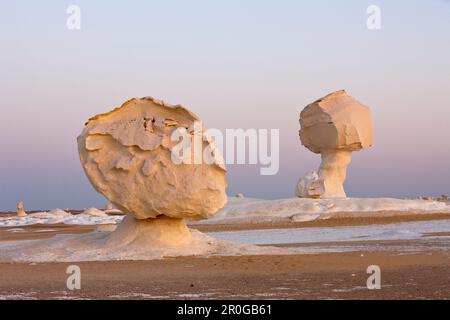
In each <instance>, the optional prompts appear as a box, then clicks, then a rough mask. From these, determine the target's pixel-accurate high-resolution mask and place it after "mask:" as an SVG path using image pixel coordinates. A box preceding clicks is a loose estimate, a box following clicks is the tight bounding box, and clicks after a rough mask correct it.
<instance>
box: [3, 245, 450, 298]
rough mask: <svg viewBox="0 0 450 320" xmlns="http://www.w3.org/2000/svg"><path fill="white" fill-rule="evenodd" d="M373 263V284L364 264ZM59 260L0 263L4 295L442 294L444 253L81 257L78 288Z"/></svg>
mask: <svg viewBox="0 0 450 320" xmlns="http://www.w3.org/2000/svg"><path fill="white" fill-rule="evenodd" d="M372 264H376V265H379V266H380V268H381V279H382V284H381V289H380V290H369V289H367V287H366V280H367V277H368V275H367V274H366V268H367V267H368V266H369V265H372ZM68 265H69V264H67V263H43V264H18V263H13V264H5V263H3V264H0V298H3V299H9V298H16V299H42V298H44V299H259V300H261V299H448V298H450V279H449V275H450V274H449V256H448V254H444V253H440V252H430V253H415V254H402V253H398V252H388V253H386V252H370V253H369V252H351V253H329V254H318V255H294V256H252V257H249V256H240V257H210V258H192V257H187V258H176V259H165V260H154V261H133V262H132V261H121V262H84V263H77V265H79V266H80V268H81V283H82V285H81V286H82V287H81V290H76V291H69V290H67V288H66V277H67V275H66V273H65V271H66V268H67V267H68Z"/></svg>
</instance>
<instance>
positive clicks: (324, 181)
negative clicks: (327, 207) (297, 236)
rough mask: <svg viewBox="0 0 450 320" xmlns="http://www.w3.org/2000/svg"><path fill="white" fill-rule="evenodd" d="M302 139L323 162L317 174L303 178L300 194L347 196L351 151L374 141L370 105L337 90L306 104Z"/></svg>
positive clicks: (307, 195)
mask: <svg viewBox="0 0 450 320" xmlns="http://www.w3.org/2000/svg"><path fill="white" fill-rule="evenodd" d="M300 125H301V130H300V140H301V142H302V144H303V145H304V146H305V147H306V148H308V149H309V150H311V151H312V152H314V153H320V154H321V156H322V163H321V164H320V168H319V173H318V175H317V176H314V175H311V174H309V176H307V177H304V178H303V179H300V182H299V185H298V187H297V190H298V192H297V195H298V196H300V197H320V198H341V197H346V194H345V191H344V186H343V183H344V181H345V178H346V173H347V166H348V165H349V164H350V162H351V153H352V152H353V151H359V150H361V149H363V148H366V147H369V146H371V145H372V143H373V130H372V118H371V114H370V110H369V108H367V107H366V106H364V105H362V104H361V103H359V102H358V101H356V100H355V99H354V98H352V97H350V96H348V95H347V93H346V92H345V91H344V90H341V91H337V92H333V93H331V94H329V95H327V96H325V97H323V98H321V99H319V100H317V101H315V102H313V103H311V104H309V105H308V106H306V107H305V108H304V109H303V111H302V112H301V114H300Z"/></svg>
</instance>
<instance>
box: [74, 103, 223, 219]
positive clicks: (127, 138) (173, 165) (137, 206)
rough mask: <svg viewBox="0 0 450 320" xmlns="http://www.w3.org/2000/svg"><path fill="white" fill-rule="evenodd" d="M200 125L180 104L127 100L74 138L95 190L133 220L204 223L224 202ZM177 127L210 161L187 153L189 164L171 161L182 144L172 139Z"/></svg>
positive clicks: (217, 158)
mask: <svg viewBox="0 0 450 320" xmlns="http://www.w3.org/2000/svg"><path fill="white" fill-rule="evenodd" d="M199 123H200V119H199V118H198V117H197V116H196V115H194V114H193V113H191V112H190V111H188V110H187V109H186V108H184V107H182V106H180V105H177V106H171V105H168V104H166V103H164V102H163V101H159V100H156V99H153V98H151V97H146V98H142V99H136V98H135V99H131V100H129V101H128V102H126V103H125V104H123V105H122V106H121V107H119V108H116V109H114V110H112V111H111V112H108V113H105V114H100V115H97V116H95V117H93V118H91V119H90V120H89V121H88V122H87V123H86V126H85V128H84V130H83V132H82V133H81V135H80V136H79V137H78V150H79V154H80V160H81V163H82V166H83V168H84V170H85V173H86V175H87V176H88V178H89V180H90V182H91V183H92V185H93V186H94V188H95V189H96V190H97V191H98V192H100V193H101V194H103V195H104V196H105V197H106V198H107V199H108V200H109V201H110V202H111V203H113V204H114V205H115V206H116V207H117V208H118V209H120V210H121V211H123V212H124V213H127V214H131V215H133V216H134V217H135V218H136V219H149V218H157V217H161V216H165V217H169V218H175V219H182V218H187V219H191V220H199V219H207V218H209V217H210V216H212V215H213V214H214V213H215V212H216V211H217V210H219V209H220V208H222V207H223V206H224V205H225V203H226V201H227V197H226V193H225V188H226V180H225V167H224V165H223V159H222V158H221V155H220V154H219V153H218V151H217V149H216V148H215V147H214V144H213V142H212V141H211V139H210V138H208V136H207V135H206V134H205V131H204V129H203V128H202V126H200V129H199ZM180 128H181V129H183V130H186V131H185V132H187V135H188V137H189V140H190V141H188V142H191V143H190V148H191V149H190V150H192V149H193V148H198V147H199V146H200V147H201V150H209V151H210V152H209V153H210V154H211V157H212V158H213V160H214V161H213V162H212V163H210V162H209V163H210V164H208V163H207V161H197V160H198V159H197V156H198V153H195V152H192V153H188V154H189V155H192V156H191V158H190V159H191V160H192V161H191V163H187V162H186V161H185V162H183V163H177V162H175V161H174V159H177V153H176V152H175V153H174V152H172V151H173V150H175V149H174V147H179V145H180V143H181V142H182V143H183V145H184V143H185V142H186V141H178V140H176V141H174V139H172V138H171V137H172V134H173V133H174V131H175V130H179V129H180ZM183 140H184V139H183ZM195 141H199V143H197V144H196V143H195ZM183 150H185V149H183ZM182 157H185V156H182ZM183 159H185V158H183ZM178 160H179V159H178ZM200 160H201V159H200Z"/></svg>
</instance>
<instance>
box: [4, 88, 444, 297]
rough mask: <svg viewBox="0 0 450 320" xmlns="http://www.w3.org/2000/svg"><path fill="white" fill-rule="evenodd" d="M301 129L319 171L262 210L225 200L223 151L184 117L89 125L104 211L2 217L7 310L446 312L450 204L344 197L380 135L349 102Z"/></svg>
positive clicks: (120, 111)
mask: <svg viewBox="0 0 450 320" xmlns="http://www.w3.org/2000/svg"><path fill="white" fill-rule="evenodd" d="M299 121H300V140H301V143H302V145H303V146H304V147H306V148H307V149H309V150H310V151H312V152H313V153H317V154H320V156H321V163H320V165H318V168H319V169H318V171H317V172H316V171H314V170H313V171H310V172H308V173H307V174H306V175H305V176H304V177H300V179H299V182H298V185H297V186H292V195H293V196H292V197H291V198H285V199H275V200H266V199H256V198H250V197H246V196H245V195H244V194H242V193H241V194H238V195H236V196H232V195H227V193H226V188H227V180H226V177H227V176H226V172H227V171H226V164H225V162H224V159H223V157H222V155H221V153H220V150H219V148H217V146H216V144H215V140H214V139H213V138H212V137H211V136H210V135H209V133H208V131H207V129H206V128H205V127H203V125H198V124H199V123H200V124H201V120H200V118H199V117H198V116H196V115H195V114H194V113H192V112H191V111H190V110H188V108H186V107H184V106H181V105H170V104H168V103H166V102H164V101H161V100H157V99H154V98H151V97H145V98H134V99H131V100H129V101H127V102H126V103H124V104H123V105H122V106H121V107H119V108H116V109H114V110H112V111H110V112H107V113H104V114H100V115H97V116H94V117H92V118H91V119H89V120H88V121H87V123H86V124H85V126H84V128H83V130H82V132H81V134H80V135H79V137H78V152H79V156H80V161H81V165H82V167H83V169H84V172H85V174H86V176H87V178H88V179H89V181H90V183H91V184H92V186H93V187H94V188H95V190H96V191H97V192H99V193H100V194H102V195H103V196H104V197H105V203H107V205H106V206H105V207H104V208H87V209H83V210H75V209H73V210H69V209H66V210H62V209H53V210H50V211H32V210H31V208H29V209H28V210H27V207H26V203H23V202H19V201H20V199H17V201H18V204H17V212H2V213H1V214H0V299H255V300H261V299H448V298H450V277H449V268H448V265H449V259H450V203H449V201H448V196H445V195H443V196H441V197H439V198H420V199H396V198H352V197H347V194H346V192H345V189H344V182H345V180H346V174H347V171H350V170H351V163H350V162H351V156H352V152H356V151H359V150H362V149H365V148H367V150H366V151H364V152H370V146H371V145H372V144H373V143H374V142H373V130H376V129H377V128H376V127H373V125H372V116H371V111H370V109H369V108H368V107H366V106H364V105H363V104H361V103H360V102H358V101H357V100H356V99H354V98H352V97H351V96H349V95H348V94H347V93H346V92H345V91H344V90H341V91H336V92H333V93H331V94H328V95H326V96H325V97H323V98H321V99H318V100H316V101H314V102H312V103H311V104H309V105H307V106H306V107H305V108H304V109H303V110H302V111H301V113H300V119H299ZM174 136H176V137H177V139H176V140H174V139H173V137H174ZM179 141H182V144H181V145H180V143H179ZM74 148H76V145H75V144H74ZM198 150H200V152H197V151H198ZM70 266H72V267H73V266H75V268H78V270H81V274H82V278H81V279H82V280H81V286H82V289H80V288H75V289H79V290H74V288H73V287H72V288H71V287H70V285H71V283H69V280H68V278H67V277H68V274H67V272H66V271H68V270H69V269H68V267H70ZM379 272H381V277H377V276H378V275H377V273H379ZM69 273H70V272H69ZM372 276H373V277H372ZM72 285H74V286H75V287H76V286H77V285H78V286H80V283H77V281H74V282H73V283H72Z"/></svg>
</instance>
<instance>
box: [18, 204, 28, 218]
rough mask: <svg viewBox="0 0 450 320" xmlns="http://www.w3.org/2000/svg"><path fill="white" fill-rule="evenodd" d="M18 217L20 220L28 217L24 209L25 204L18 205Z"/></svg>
mask: <svg viewBox="0 0 450 320" xmlns="http://www.w3.org/2000/svg"><path fill="white" fill-rule="evenodd" d="M17 216H18V217H20V218H23V217H26V216H27V213H26V212H25V209H24V208H23V202H22V201H20V202H19V203H18V204H17Z"/></svg>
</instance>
